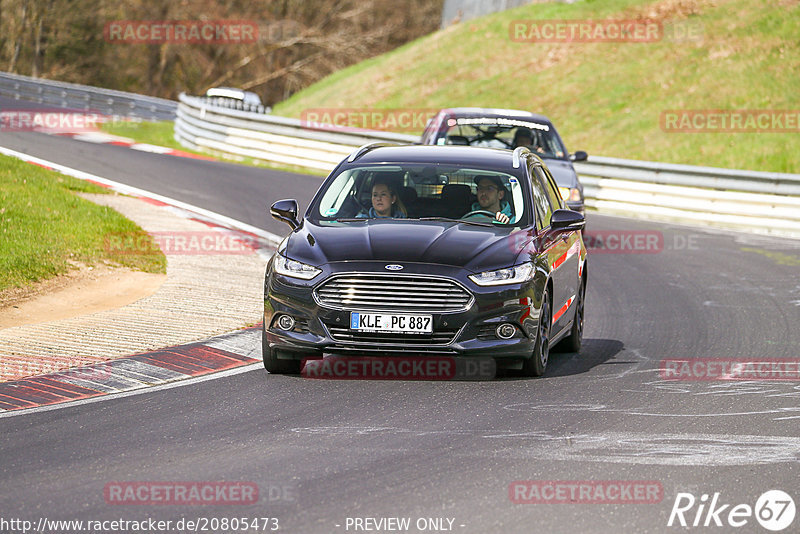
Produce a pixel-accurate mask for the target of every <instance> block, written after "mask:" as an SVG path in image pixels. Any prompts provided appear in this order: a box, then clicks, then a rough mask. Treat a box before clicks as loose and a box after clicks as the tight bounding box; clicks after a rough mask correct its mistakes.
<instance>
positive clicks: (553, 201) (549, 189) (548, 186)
mask: <svg viewBox="0 0 800 534" xmlns="http://www.w3.org/2000/svg"><path fill="white" fill-rule="evenodd" d="M535 169H536V176H537V177H538V178H539V181H540V182H541V184H542V189H544V191H545V192H546V193H547V197H548V199H549V200H550V205H551V206H552V207H553V210H557V209H560V208H561V207H562V205H561V199H560V197H559V196H558V189H557V188H556V187H554V186H553V181H552V180H551V179H550V178H549V177H548V176H547V173H546V172H545V171H544V170H543V169H542V168H541V167H535Z"/></svg>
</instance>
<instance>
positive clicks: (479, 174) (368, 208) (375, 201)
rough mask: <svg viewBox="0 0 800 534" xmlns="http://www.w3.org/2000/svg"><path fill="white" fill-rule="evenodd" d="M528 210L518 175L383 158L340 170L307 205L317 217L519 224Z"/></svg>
mask: <svg viewBox="0 0 800 534" xmlns="http://www.w3.org/2000/svg"><path fill="white" fill-rule="evenodd" d="M529 210H530V208H529V207H528V206H526V201H525V195H524V194H523V189H522V186H521V184H520V181H519V180H518V179H517V178H516V177H514V176H511V175H509V174H506V173H502V172H497V171H491V170H486V169H477V168H466V167H453V166H448V167H444V166H440V165H423V164H403V165H396V164H384V165H371V166H365V167H356V168H350V169H346V170H344V171H342V172H341V173H340V174H339V175H338V176H336V178H334V179H333V181H331V182H329V184H328V186H327V188H326V189H325V190H324V191H323V192H322V193H321V195H320V197H319V201H318V202H316V205H315V206H312V216H313V218H315V219H316V218H319V219H320V220H345V219H376V218H387V219H388V218H392V219H429V218H443V219H456V220H459V221H462V222H467V223H478V224H486V225H495V224H508V225H518V224H526V222H525V220H526V219H527V216H526V213H527V211H529ZM497 212H500V213H501V214H503V215H505V216H506V217H499V216H497ZM505 221H507V222H505Z"/></svg>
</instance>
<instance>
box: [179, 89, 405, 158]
mask: <svg viewBox="0 0 800 534" xmlns="http://www.w3.org/2000/svg"><path fill="white" fill-rule="evenodd" d="M175 139H176V140H177V141H178V142H179V143H181V144H183V145H184V146H186V147H189V148H191V149H193V150H203V149H206V150H211V151H213V152H217V153H222V154H226V155H229V156H233V157H249V158H254V159H260V160H264V161H270V162H274V163H281V164H285V165H297V166H300V167H308V168H312V169H318V170H324V171H330V170H331V169H333V168H334V167H335V166H336V164H337V163H339V162H340V161H341V160H342V158H343V157H344V156H346V155H347V154H349V153H350V152H351V151H352V150H353V147H357V146H361V145H363V144H365V143H371V142H373V141H397V142H401V143H413V142H417V141H419V137H417V136H413V135H403V134H396V133H389V132H375V131H366V132H365V131H345V130H341V131H332V130H331V129H330V128H327V129H326V128H314V127H312V125H310V124H308V123H306V122H305V121H301V120H300V119H292V118H288V117H278V116H275V115H265V114H261V113H248V112H246V111H241V110H236V109H230V108H226V107H218V106H214V105H213V102H212V101H211V100H209V99H207V98H204V97H196V96H189V95H186V94H181V95H180V97H179V105H178V113H177V118H176V119H175Z"/></svg>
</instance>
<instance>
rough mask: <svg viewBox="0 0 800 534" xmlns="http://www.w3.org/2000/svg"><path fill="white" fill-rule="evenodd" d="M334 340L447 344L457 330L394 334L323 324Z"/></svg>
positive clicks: (394, 343) (398, 343)
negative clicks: (360, 330)
mask: <svg viewBox="0 0 800 534" xmlns="http://www.w3.org/2000/svg"><path fill="white" fill-rule="evenodd" d="M325 326H326V327H327V328H328V331H329V332H330V334H331V337H332V338H333V339H335V340H336V341H349V342H354V343H373V344H376V345H378V344H381V343H385V344H390V345H447V344H448V343H450V342H452V341H453V338H455V336H456V334H457V333H458V330H456V329H450V328H441V329H437V330H435V331H434V332H433V333H432V334H395V333H384V332H359V331H357V330H350V329H348V328H345V327H341V326H331V325H325Z"/></svg>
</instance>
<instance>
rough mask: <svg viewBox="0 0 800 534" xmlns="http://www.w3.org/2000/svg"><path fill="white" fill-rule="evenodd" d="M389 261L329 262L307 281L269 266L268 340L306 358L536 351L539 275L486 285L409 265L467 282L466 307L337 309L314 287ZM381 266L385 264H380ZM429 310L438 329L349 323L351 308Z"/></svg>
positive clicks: (520, 355) (511, 355)
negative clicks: (501, 332)
mask: <svg viewBox="0 0 800 534" xmlns="http://www.w3.org/2000/svg"><path fill="white" fill-rule="evenodd" d="M384 265H385V262H369V263H365V264H360V265H357V266H354V265H352V264H350V263H346V264H345V263H342V264H339V265H337V264H329V265H327V266H325V268H324V272H323V273H322V274H320V275H319V276H317V278H318V280H312V281H309V282H305V281H302V280H297V279H293V278H286V277H283V276H280V275H277V274H275V273H274V272H272V270H271V268H268V271H267V277H266V280H265V298H264V343H265V346H267V347H268V348H269V349H270V350H273V351H277V352H278V354H279V357H280V358H292V359H304V358H310V357H311V358H313V357H322V356H323V355H327V354H337V355H352V356H382V355H387V356H394V355H399V354H402V355H406V356H425V355H431V356H434V355H436V356H441V355H450V356H465V357H476V356H478V357H492V358H496V359H501V360H502V359H508V360H521V359H525V358H528V357H530V355H531V354H532V352H533V349H534V344H535V340H536V333H537V332H536V330H537V325H538V314H539V307H540V303H541V291H537V290H536V288H537V286H539V285H540V286H542V287H543V286H544V284H538V285H537V283H536V280H537V278H538V277H536V278H534V280H531V281H529V282H526V283H524V284H516V285H507V286H494V287H481V286H477V285H476V284H474V283H473V282H472V281H470V280H469V279H468V278H467V274H468V273H466V272H465V271H464V270H463V269H458V268H453V267H447V266H441V265H426V264H405V267H406V268H405V269H404V274H408V275H411V276H413V275H420V276H436V277H442V278H447V279H450V280H453V281H455V282H456V283H457V284H460V285H461V286H462V287H463V288H464V289H466V290H467V291H468V292H469V293H470V294H471V295H472V296H473V299H472V302H471V305H470V306H469V307H468V308H467V309H463V310H459V311H452V312H430V311H426V310H424V309H423V310H419V309H415V310H407V311H403V312H399V311H397V310H391V311H386V310H380V309H375V308H370V309H365V308H356V307H354V308H352V309H349V308H348V309H335V308H332V307H329V306H326V305H322V304H319V303H318V302H317V301H316V300H315V299H314V296H313V290H314V289H315V288H317V287H319V286H320V285H322V284H323V283H325V282H326V281H327V280H328V279H329V278H330V277H331V276H332V275H335V274H341V273H348V272H352V271H353V270H356V271H358V272H361V273H365V272H367V273H369V274H373V275H380V274H385V271H384V270H383V267H384ZM378 269H380V271H378ZM351 311H360V312H370V311H372V312H376V311H381V312H384V313H425V314H427V313H430V314H431V315H432V317H433V334H430V335H427V334H426V335H420V334H375V333H373V334H366V333H359V332H353V331H352V330H350V328H349V326H350V325H349V322H350V312H351ZM282 314H289V315H291V316H292V317H294V318H295V327H294V328H293V329H292V330H290V331H286V330H282V329H280V328H279V327H278V326H277V324H276V319H277V317H278V316H279V315H282ZM503 323H511V324H513V325H514V326H515V327H516V332H515V334H514V336H513V337H512V338H510V339H501V338H499V337H498V336H497V335H496V333H495V330H496V328H497V326H499V325H500V324H503Z"/></svg>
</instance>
